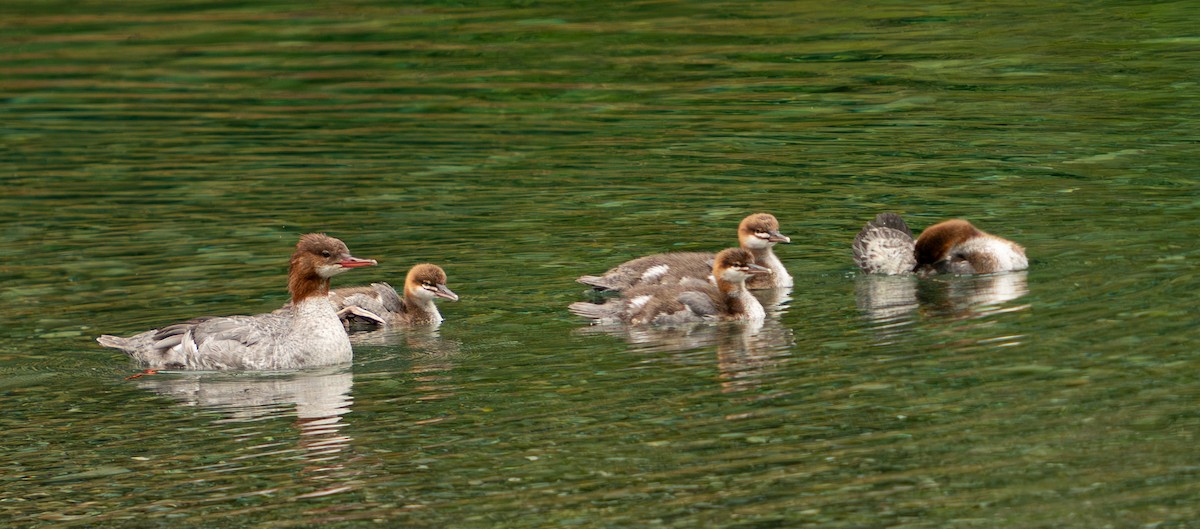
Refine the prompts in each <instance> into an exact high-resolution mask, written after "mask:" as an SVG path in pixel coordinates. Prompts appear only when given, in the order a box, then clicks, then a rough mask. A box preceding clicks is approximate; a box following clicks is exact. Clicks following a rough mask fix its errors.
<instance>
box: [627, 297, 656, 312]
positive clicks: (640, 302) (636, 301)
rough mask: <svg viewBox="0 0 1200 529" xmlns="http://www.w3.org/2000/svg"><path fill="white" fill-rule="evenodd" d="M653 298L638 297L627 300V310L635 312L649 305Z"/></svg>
mask: <svg viewBox="0 0 1200 529" xmlns="http://www.w3.org/2000/svg"><path fill="white" fill-rule="evenodd" d="M651 299H654V296H638V297H636V298H633V299H631V300H629V310H637V309H640V308H642V307H643V306H644V305H646V303H649V302H650V300H651Z"/></svg>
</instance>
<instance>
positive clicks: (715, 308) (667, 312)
mask: <svg viewBox="0 0 1200 529" xmlns="http://www.w3.org/2000/svg"><path fill="white" fill-rule="evenodd" d="M711 273H712V277H713V278H715V284H714V283H713V282H709V281H707V280H703V279H697V278H692V277H687V278H683V279H682V280H680V281H679V282H677V283H674V284H657V285H642V286H639V287H634V288H630V289H628V290H626V291H623V292H621V297H620V298H613V299H610V300H608V301H607V302H605V303H603V304H596V303H589V302H578V303H572V304H571V305H570V306H569V307H568V310H570V311H571V313H573V314H575V315H578V316H582V317H584V318H587V319H590V320H593V322H594V323H600V324H610V323H630V324H634V325H645V324H655V325H670V324H678V323H688V322H698V321H721V320H752V321H762V320H763V318H765V316H766V312H765V311H764V310H763V307H762V304H760V303H759V301H758V299H756V298H755V297H754V295H752V294H750V292H749V291H748V290H746V282H747V280H748V279H750V278H752V277H755V276H760V275H766V274H769V273H770V270H768V269H767V268H766V267H763V266H759V265H757V264H755V262H754V254H752V253H750V251H749V250H745V249H742V248H730V249H727V250H722V251H721V252H720V253H718V254H717V255H716V257H715V258H714V259H713V265H712V270H711Z"/></svg>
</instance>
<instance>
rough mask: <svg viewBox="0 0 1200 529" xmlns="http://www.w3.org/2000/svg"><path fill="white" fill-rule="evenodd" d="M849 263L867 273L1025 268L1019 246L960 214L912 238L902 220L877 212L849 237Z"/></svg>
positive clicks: (958, 272) (919, 272) (1026, 261)
mask: <svg viewBox="0 0 1200 529" xmlns="http://www.w3.org/2000/svg"><path fill="white" fill-rule="evenodd" d="M852 248H853V250H854V262H855V264H857V265H858V267H859V268H860V269H861V270H862V271H864V272H866V273H868V274H884V275H897V274H908V273H917V274H920V275H929V274H937V273H944V274H990V273H994V272H1011V271H1015V270H1024V269H1026V268H1028V267H1029V259H1028V258H1026V257H1025V249H1024V248H1022V247H1021V246H1020V245H1019V244H1017V243H1015V242H1012V241H1010V240H1008V239H1005V238H1002V237H997V236H995V235H992V234H990V233H986V232H984V231H982V230H980V229H979V228H976V227H975V226H974V225H972V224H971V223H970V222H967V221H965V220H962V219H953V220H947V221H944V222H939V223H937V224H934V225H933V226H930V227H928V228H925V231H923V232H921V236H920V237H917V238H916V239H915V240H914V239H913V236H912V230H910V229H909V228H908V225H907V224H905V223H904V219H902V218H900V215H897V214H895V213H880V214H879V215H876V216H875V220H872V221H870V222H868V223H867V225H866V226H864V227H863V229H862V230H861V231H860V232H859V233H858V236H857V237H855V238H854V243H853V245H852Z"/></svg>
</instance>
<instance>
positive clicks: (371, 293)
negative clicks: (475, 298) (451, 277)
mask: <svg viewBox="0 0 1200 529" xmlns="http://www.w3.org/2000/svg"><path fill="white" fill-rule="evenodd" d="M437 298H442V299H448V300H450V301H458V294H455V293H454V292H453V291H451V290H450V289H449V288H447V287H446V272H445V271H444V270H442V268H441V267H440V266H437V265H434V264H429V263H423V264H419V265H417V266H414V267H412V269H411V270H409V271H408V276H407V277H406V278H405V279H404V297H400V294H398V293H397V292H396V289H394V288H392V286H391V285H389V284H387V283H371V286H369V287H348V288H339V289H335V290H333V291H332V292H330V293H329V300H330V301H332V302H333V305H334V307H336V308H337V309H338V315H339V316H341V318H342V323H344V324H345V325H346V328H347V329H350V328H362V327H366V328H372V327H380V326H383V327H386V326H389V325H436V324H438V323H441V322H442V314H441V313H440V312H438V308H437V305H436V304H434V302H433V300H435V299H437Z"/></svg>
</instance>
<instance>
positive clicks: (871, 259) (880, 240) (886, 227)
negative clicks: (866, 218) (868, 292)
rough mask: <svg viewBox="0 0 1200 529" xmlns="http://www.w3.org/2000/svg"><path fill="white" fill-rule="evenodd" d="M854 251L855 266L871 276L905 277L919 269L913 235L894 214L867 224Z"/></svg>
mask: <svg viewBox="0 0 1200 529" xmlns="http://www.w3.org/2000/svg"><path fill="white" fill-rule="evenodd" d="M852 248H853V250H854V263H855V264H857V265H858V267H859V268H860V269H862V270H863V271H864V272H867V273H868V274H887V275H896V274H906V273H909V272H912V271H913V268H915V267H916V266H917V257H916V254H915V253H914V250H915V242H914V241H913V237H912V232H911V231H909V229H908V226H907V225H905V224H904V220H903V219H901V218H900V216H899V215H896V214H894V213H880V214H879V215H878V216H876V217H875V220H873V221H871V222H868V223H867V225H866V226H864V227H863V229H862V231H860V232H858V236H856V237H855V238H854V243H853V245H852Z"/></svg>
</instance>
